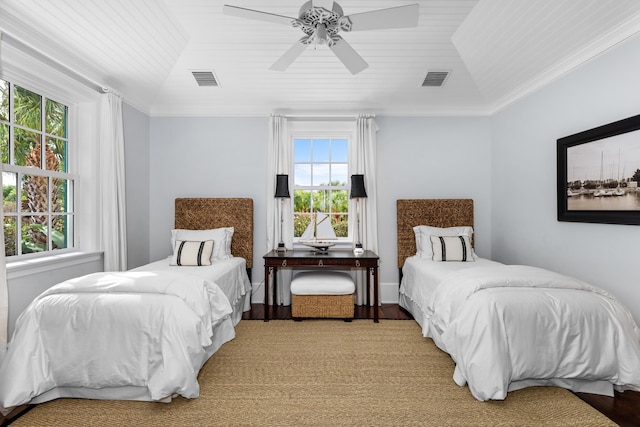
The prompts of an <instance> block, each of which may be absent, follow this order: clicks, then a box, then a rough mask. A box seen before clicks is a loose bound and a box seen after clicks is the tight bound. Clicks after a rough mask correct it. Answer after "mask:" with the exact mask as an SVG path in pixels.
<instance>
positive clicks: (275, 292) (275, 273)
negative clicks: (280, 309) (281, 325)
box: [271, 267, 278, 318]
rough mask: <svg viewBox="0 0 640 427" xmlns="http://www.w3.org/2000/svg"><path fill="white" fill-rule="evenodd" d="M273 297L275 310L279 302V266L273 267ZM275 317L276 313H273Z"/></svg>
mask: <svg viewBox="0 0 640 427" xmlns="http://www.w3.org/2000/svg"><path fill="white" fill-rule="evenodd" d="M271 298H272V299H273V304H272V305H271V306H272V307H273V311H274V312H275V310H276V307H277V306H278V303H277V299H278V267H273V289H272V294H271ZM273 317H274V318H275V317H276V316H275V314H274V315H273Z"/></svg>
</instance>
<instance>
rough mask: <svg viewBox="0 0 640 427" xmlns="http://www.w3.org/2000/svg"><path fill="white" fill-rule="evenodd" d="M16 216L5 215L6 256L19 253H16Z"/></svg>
mask: <svg viewBox="0 0 640 427" xmlns="http://www.w3.org/2000/svg"><path fill="white" fill-rule="evenodd" d="M16 245H17V243H16V217H14V216H5V217H4V254H5V256H12V255H17V253H16Z"/></svg>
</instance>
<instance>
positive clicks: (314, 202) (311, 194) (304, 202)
mask: <svg viewBox="0 0 640 427" xmlns="http://www.w3.org/2000/svg"><path fill="white" fill-rule="evenodd" d="M321 186H323V187H340V186H346V183H343V182H338V181H335V182H330V183H329V184H321ZM293 212H294V215H293V235H294V237H300V236H302V233H304V231H305V230H306V228H307V227H308V226H309V224H310V223H311V220H312V218H313V215H315V214H317V213H326V214H329V216H330V218H331V225H332V226H333V230H334V231H335V233H336V236H337V237H347V236H348V235H349V216H348V212H349V195H348V192H347V190H295V191H294V195H293Z"/></svg>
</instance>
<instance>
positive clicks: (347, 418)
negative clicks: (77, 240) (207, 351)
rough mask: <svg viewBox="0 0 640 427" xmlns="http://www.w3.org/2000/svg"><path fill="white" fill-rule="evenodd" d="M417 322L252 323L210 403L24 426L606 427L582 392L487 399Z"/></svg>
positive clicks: (46, 409)
mask: <svg viewBox="0 0 640 427" xmlns="http://www.w3.org/2000/svg"><path fill="white" fill-rule="evenodd" d="M453 368H454V365H453V362H452V361H451V358H450V357H449V356H448V355H447V354H445V353H443V352H442V351H440V350H439V349H438V348H437V347H436V346H435V345H434V344H433V342H432V341H431V340H429V339H426V338H423V337H422V336H421V333H420V328H419V326H418V325H417V323H416V322H414V321H412V320H381V321H380V323H379V324H374V323H373V322H372V321H370V320H354V321H353V322H351V323H345V322H342V321H337V320H304V321H302V322H293V321H291V320H274V321H271V322H268V323H265V322H262V321H255V320H243V321H241V322H240V323H239V324H238V326H237V337H236V339H234V340H233V341H231V342H229V343H227V344H225V345H224V346H223V347H222V348H221V349H220V350H219V351H218V352H217V353H216V354H215V355H214V356H213V357H212V358H211V359H210V360H209V361H208V362H207V363H206V364H205V366H204V367H203V369H202V371H201V373H200V376H199V382H200V387H201V390H200V397H199V398H197V399H192V400H187V399H183V398H181V397H178V398H176V399H174V400H173V402H171V403H168V404H164V403H148V402H126V401H92V400H79V399H60V400H56V401H52V402H48V403H45V404H42V405H38V406H37V407H35V408H34V409H33V410H31V411H30V412H28V413H27V414H25V415H24V416H23V417H22V418H19V419H18V420H17V421H16V422H15V423H14V425H16V426H76V425H81V426H102V425H104V426H107V425H108V426H224V425H233V426H258V425H260V426H264V425H268V426H305V425H308V426H580V427H585V426H607V425H615V424H613V423H612V422H610V421H609V419H608V418H607V417H605V416H604V415H602V414H601V413H599V412H598V411H596V410H595V409H593V408H591V406H589V405H587V404H586V403H584V402H582V401H581V400H580V399H579V398H577V397H575V396H574V395H573V394H572V393H570V392H568V391H566V390H563V389H559V388H550V387H536V388H528V389H524V390H519V391H516V392H511V393H509V395H508V397H507V399H506V400H504V401H490V402H478V401H477V400H475V399H474V398H473V397H472V396H471V394H470V393H469V390H468V388H467V387H459V386H457V385H456V384H455V383H454V382H453V379H452V375H453Z"/></svg>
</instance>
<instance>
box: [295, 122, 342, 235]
mask: <svg viewBox="0 0 640 427" xmlns="http://www.w3.org/2000/svg"><path fill="white" fill-rule="evenodd" d="M349 139H350V135H349V134H326V135H322V134H310V135H294V136H293V152H294V154H293V176H294V179H293V193H294V196H293V227H294V238H300V237H302V236H303V235H304V237H305V238H306V237H308V234H307V233H309V231H307V230H308V229H309V230H310V231H311V230H312V231H311V232H312V234H311V236H316V237H317V238H318V239H321V240H322V239H325V238H332V237H333V236H331V235H328V236H325V235H321V233H320V232H318V231H317V230H321V229H322V230H325V234H327V230H328V229H327V228H324V227H319V225H320V222H321V221H322V222H323V221H329V222H330V224H331V228H330V229H329V230H328V231H329V232H331V231H332V232H333V233H334V234H335V237H337V238H338V240H341V239H342V240H347V239H348V238H349V188H348V182H349V180H348V177H349ZM314 221H316V222H315V224H314ZM310 225H311V226H312V227H313V226H314V225H315V227H313V228H310ZM305 231H307V233H305Z"/></svg>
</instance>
